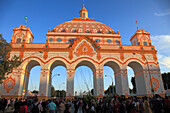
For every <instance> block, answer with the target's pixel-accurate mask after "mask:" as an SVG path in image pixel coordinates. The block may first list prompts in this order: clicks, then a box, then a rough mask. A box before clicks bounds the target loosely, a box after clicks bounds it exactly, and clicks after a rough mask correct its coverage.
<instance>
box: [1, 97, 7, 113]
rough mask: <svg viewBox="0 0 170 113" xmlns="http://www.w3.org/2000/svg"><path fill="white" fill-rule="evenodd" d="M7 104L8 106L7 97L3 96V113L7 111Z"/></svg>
mask: <svg viewBox="0 0 170 113" xmlns="http://www.w3.org/2000/svg"><path fill="white" fill-rule="evenodd" d="M6 106H7V99H5V98H3V99H2V111H3V113H4V112H5V108H6Z"/></svg>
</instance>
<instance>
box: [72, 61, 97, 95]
mask: <svg viewBox="0 0 170 113" xmlns="http://www.w3.org/2000/svg"><path fill="white" fill-rule="evenodd" d="M95 71H96V68H95V66H94V64H93V63H91V62H90V61H81V62H79V63H78V64H77V65H76V67H75V76H74V79H75V82H74V90H75V92H74V93H75V96H78V95H87V94H93V95H96V88H95V87H96V85H95V76H94V75H95ZM82 87H83V88H82Z"/></svg>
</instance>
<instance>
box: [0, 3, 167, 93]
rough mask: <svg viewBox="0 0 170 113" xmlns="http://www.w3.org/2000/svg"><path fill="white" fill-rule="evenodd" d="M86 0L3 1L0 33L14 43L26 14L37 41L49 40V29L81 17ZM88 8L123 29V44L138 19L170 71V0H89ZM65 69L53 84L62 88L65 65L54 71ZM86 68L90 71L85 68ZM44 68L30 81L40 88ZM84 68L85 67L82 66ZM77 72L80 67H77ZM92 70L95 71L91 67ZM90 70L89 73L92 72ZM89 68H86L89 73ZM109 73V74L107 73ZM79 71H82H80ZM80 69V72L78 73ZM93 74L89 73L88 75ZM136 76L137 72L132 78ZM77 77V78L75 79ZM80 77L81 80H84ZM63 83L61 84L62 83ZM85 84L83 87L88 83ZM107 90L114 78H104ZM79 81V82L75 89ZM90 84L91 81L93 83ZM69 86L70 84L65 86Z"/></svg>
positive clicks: (162, 64) (34, 72) (96, 16)
mask: <svg viewBox="0 0 170 113" xmlns="http://www.w3.org/2000/svg"><path fill="white" fill-rule="evenodd" d="M82 1H83V0H0V5H1V7H0V15H1V16H0V33H2V34H3V37H4V38H5V39H6V40H7V41H8V42H10V40H11V37H12V33H13V31H12V30H13V28H15V27H18V26H19V25H20V24H24V23H25V20H24V16H28V23H27V26H29V28H30V29H31V31H32V33H33V35H34V41H33V42H35V43H45V42H46V34H47V31H48V28H51V29H52V28H54V27H55V26H57V25H59V24H61V23H63V22H65V21H69V20H72V19H73V18H74V17H78V13H79V10H80V9H81V8H82ZM85 7H86V9H87V10H88V12H89V17H90V18H94V19H95V20H97V21H99V22H102V23H104V24H106V25H108V26H110V27H111V28H113V30H115V31H117V30H119V32H120V35H121V36H122V39H121V41H122V44H123V45H130V44H131V43H130V37H131V36H132V35H133V34H134V33H135V31H136V20H137V21H138V27H139V28H143V29H145V30H146V31H148V32H149V33H150V34H151V40H152V43H153V45H154V46H155V47H156V49H157V50H158V59H159V62H160V68H161V72H169V71H170V51H169V49H170V1H169V0H85ZM60 68H61V69H62V70H63V71H62V73H61V76H60V77H54V79H53V81H57V82H53V83H55V84H53V85H54V86H55V88H56V89H59V84H61V83H63V82H65V83H66V72H64V68H63V67H56V68H55V69H54V72H53V74H54V73H59V72H58V71H59V70H61V69H60ZM81 68H82V70H83V71H84V70H86V69H87V70H88V68H87V67H86V68H85V67H81ZM105 68H106V69H104V74H109V75H113V73H114V72H113V71H112V70H111V69H110V68H108V67H105ZM37 70H40V67H35V68H33V69H32V70H31V76H30V81H32V83H33V84H34V86H31V85H29V89H31V87H34V88H33V89H35V87H36V88H37V89H38V87H39V82H37V81H39V77H40V75H39V73H37V72H38V71H37ZM80 70H81V69H80ZM76 71H77V70H76ZM89 71H91V70H90V69H89ZM89 71H88V72H89ZM85 72H86V71H84V73H85ZM106 72H107V73H106ZM78 73H79V74H78ZM77 75H80V72H79V71H78V72H76V75H75V77H76V76H77ZM87 75H89V74H87ZM130 76H133V71H130V72H129V75H128V77H130ZM75 79H76V78H75ZM81 79H82V78H81V77H80V76H78V80H80V81H81ZM89 79H90V78H89ZM59 80H60V81H59ZM60 82H61V83H60ZM81 83H82V85H81V86H82V89H83V88H85V87H86V86H85V85H84V84H83V82H81ZM104 83H105V89H106V88H107V87H108V86H109V84H111V79H110V78H106V77H104ZM78 84H79V83H77V82H75V89H78V90H79V88H78V87H76V86H77V85H78ZM89 84H90V83H89ZM61 89H66V84H65V85H61Z"/></svg>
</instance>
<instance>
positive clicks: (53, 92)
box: [51, 86, 55, 97]
mask: <svg viewBox="0 0 170 113" xmlns="http://www.w3.org/2000/svg"><path fill="white" fill-rule="evenodd" d="M54 96H55V89H54V86H51V97H54Z"/></svg>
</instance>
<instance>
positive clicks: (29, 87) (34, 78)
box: [22, 60, 41, 96]
mask: <svg viewBox="0 0 170 113" xmlns="http://www.w3.org/2000/svg"><path fill="white" fill-rule="evenodd" d="M40 74H41V66H40V64H39V63H38V62H37V61H35V60H31V61H29V62H28V64H27V65H26V68H25V75H24V84H23V92H22V95H24V96H35V95H38V93H39V86H40V85H39V84H40Z"/></svg>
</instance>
